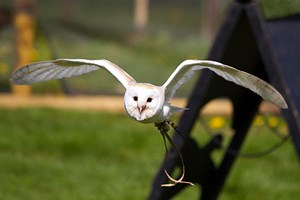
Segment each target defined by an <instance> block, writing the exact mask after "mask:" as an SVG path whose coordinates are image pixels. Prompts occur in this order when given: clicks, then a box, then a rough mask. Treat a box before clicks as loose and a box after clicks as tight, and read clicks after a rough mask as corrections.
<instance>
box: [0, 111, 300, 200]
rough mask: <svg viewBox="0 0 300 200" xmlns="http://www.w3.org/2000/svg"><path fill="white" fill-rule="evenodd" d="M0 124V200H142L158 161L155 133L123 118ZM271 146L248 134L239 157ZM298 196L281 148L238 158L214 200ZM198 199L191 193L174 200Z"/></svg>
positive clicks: (30, 114) (55, 115) (42, 115)
mask: <svg viewBox="0 0 300 200" xmlns="http://www.w3.org/2000/svg"><path fill="white" fill-rule="evenodd" d="M0 119H1V121H0V199H6V200H9V199H13V200H18V199H20V200H27V199H28V200H35V199H36V200H40V199H43V200H47V199H49V200H50V199H51V200H52V199H56V200H65V199H72V200H76V199H85V200H90V199H146V198H147V195H148V194H149V192H150V190H151V182H152V179H153V177H154V175H155V173H156V170H157V168H158V167H159V166H160V163H161V161H162V159H163V156H164V147H163V142H162V138H161V136H160V134H159V133H158V131H156V129H155V128H154V127H153V126H152V125H144V124H140V123H136V122H134V121H132V120H131V119H129V118H128V117H127V116H125V115H123V114H109V113H102V112H85V111H73V110H58V109H46V108H36V109H16V110H7V109H0ZM202 132H203V129H201V127H198V126H196V128H195V130H194V131H193V137H195V138H196V139H197V140H202V142H203V141H205V140H207V139H208V138H207V134H203V133H202ZM252 132H253V131H252ZM227 135H228V134H227ZM273 138H274V135H271V134H268V133H260V134H255V133H254V134H251V136H249V137H248V139H247V141H246V143H245V148H244V150H245V151H250V150H253V149H255V148H256V150H257V149H263V148H264V147H265V146H267V145H268V144H272V143H273V142H274V140H273ZM203 143H204V142H203ZM221 153H222V151H221V152H220V153H216V154H221ZM217 157H219V155H216V158H217ZM216 160H217V159H216ZM299 188H300V167H299V163H298V161H297V159H296V155H295V152H294V149H293V146H292V145H291V144H290V143H287V144H285V145H284V146H283V147H281V148H280V149H279V150H278V151H276V152H275V153H273V154H271V155H269V156H266V157H263V158H259V159H243V158H239V159H238V160H237V162H236V164H235V165H234V168H233V170H232V172H231V174H230V176H229V179H228V181H227V183H226V186H225V189H224V190H223V192H222V195H221V198H220V199H224V200H225V199H272V200H273V199H289V200H292V199H298V197H299V194H300V192H299ZM197 196H198V187H190V188H188V189H187V190H185V191H184V192H182V193H181V194H180V195H179V196H178V197H177V198H176V199H197Z"/></svg>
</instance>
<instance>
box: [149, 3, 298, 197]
mask: <svg viewBox="0 0 300 200" xmlns="http://www.w3.org/2000/svg"><path fill="white" fill-rule="evenodd" d="M298 18H299V19H298ZM291 19H294V20H296V21H297V20H298V22H300V16H299V17H297V16H295V18H288V19H283V20H277V21H276V20H274V21H270V22H266V21H265V20H264V19H263V18H262V16H261V13H260V10H259V7H258V5H257V4H256V3H255V2H254V1H251V0H244V1H243V0H240V1H234V2H233V3H232V4H231V6H230V9H229V12H228V15H227V17H226V19H225V21H224V23H223V25H222V27H221V29H220V31H219V33H218V35H217V37H216V39H215V42H214V44H213V46H212V49H211V51H210V53H209V55H208V59H210V60H216V61H220V62H222V63H225V64H228V65H231V66H234V67H237V68H239V69H241V70H244V71H247V72H249V73H251V74H254V75H256V76H258V77H260V78H262V79H264V80H266V81H268V82H271V83H272V84H273V85H274V86H275V87H276V88H277V89H278V90H279V91H280V92H281V93H282V94H283V96H284V97H285V99H286V101H287V103H288V105H289V109H288V110H283V111H282V114H283V117H284V118H285V119H286V121H287V124H288V127H289V133H290V135H291V136H292V140H293V142H294V144H295V149H296V152H297V155H298V157H299V158H300V116H299V111H300V93H299V92H298V91H297V90H299V89H298V88H297V86H300V79H299V78H298V77H297V76H299V75H300V66H298V65H300V51H299V49H300V39H299V35H300V26H299V23H298V24H297V25H298V26H297V25H296V24H293V23H289V22H291ZM285 26H287V27H285ZM291 30H292V31H293V33H292V34H290V32H291ZM283 35H288V37H289V38H287V37H282V36H283ZM295 37H296V38H295ZM297 38H298V39H297ZM289 40H292V41H290V42H289ZM296 40H297V41H296ZM297 50H298V52H297ZM287 59H289V60H287ZM294 84H295V85H294ZM218 97H227V98H229V99H230V100H231V102H232V104H233V116H232V122H233V123H232V129H233V130H234V131H235V134H234V136H233V137H232V139H231V142H230V144H229V146H228V148H230V149H231V150H234V151H235V152H238V151H239V150H240V147H241V145H242V143H243V141H244V139H245V137H246V135H247V132H248V129H249V127H250V125H251V123H252V120H253V118H254V117H255V115H256V113H257V111H258V108H259V105H260V103H261V98H260V97H259V96H257V95H255V94H254V93H252V92H250V91H248V90H246V89H244V88H242V87H239V86H236V85H234V84H232V83H229V82H226V81H225V80H223V79H222V78H220V77H218V76H216V75H214V74H213V73H212V72H210V71H205V70H204V71H202V73H201V76H200V77H199V79H198V81H197V83H196V86H195V88H194V90H193V91H192V94H191V96H190V98H189V101H188V105H187V107H188V108H190V109H189V110H187V111H185V112H184V113H183V115H182V117H181V119H180V122H179V124H178V128H179V129H180V131H181V133H182V134H183V135H184V136H185V138H186V139H183V138H182V137H181V136H180V135H178V134H174V136H173V142H174V143H175V144H176V145H177V147H179V148H180V149H181V150H182V154H183V157H184V160H185V163H186V180H188V181H192V182H194V183H198V184H199V185H201V186H202V190H201V195H200V199H217V197H218V195H219V194H220V192H221V190H222V187H223V185H224V183H225V181H226V178H227V176H228V173H229V171H230V169H231V167H232V165H233V164H234V161H235V160H236V156H235V155H233V154H231V153H229V151H227V152H225V154H224V157H223V159H222V161H221V163H220V165H219V166H215V164H214V163H213V161H212V160H211V158H210V153H211V151H212V150H213V149H215V148H217V145H216V144H218V143H214V140H219V141H220V140H221V136H220V135H219V136H217V137H216V138H213V140H212V141H211V142H210V143H209V144H207V145H206V146H205V147H203V148H201V147H199V146H198V145H197V143H196V142H195V141H194V140H193V139H191V138H190V137H189V135H190V133H191V131H192V128H193V126H194V124H195V122H196V120H197V118H198V115H199V112H200V110H201V109H202V107H203V106H204V105H205V104H206V103H208V102H209V101H210V100H212V99H214V98H218ZM177 166H178V156H177V154H176V151H174V149H171V151H170V153H169V155H168V157H167V161H166V165H165V166H163V164H162V165H161V168H160V169H159V171H158V173H157V175H156V177H155V179H154V181H153V185H152V191H151V193H150V195H149V199H153V200H154V199H170V198H171V197H173V196H174V195H176V194H177V193H178V192H180V191H181V190H182V189H183V188H184V187H186V185H182V184H179V185H176V186H175V187H172V188H162V187H161V186H160V185H161V184H163V183H166V182H167V178H166V176H165V174H164V167H166V169H167V170H168V172H172V171H173V170H174V169H175V167H177Z"/></svg>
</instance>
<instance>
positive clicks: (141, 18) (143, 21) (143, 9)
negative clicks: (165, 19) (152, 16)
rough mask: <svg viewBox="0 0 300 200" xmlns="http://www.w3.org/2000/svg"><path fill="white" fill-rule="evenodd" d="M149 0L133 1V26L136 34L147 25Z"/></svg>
mask: <svg viewBox="0 0 300 200" xmlns="http://www.w3.org/2000/svg"><path fill="white" fill-rule="evenodd" d="M148 8H149V0H135V1H134V26H135V30H136V31H137V32H142V31H144V30H145V28H146V25H147V23H148Z"/></svg>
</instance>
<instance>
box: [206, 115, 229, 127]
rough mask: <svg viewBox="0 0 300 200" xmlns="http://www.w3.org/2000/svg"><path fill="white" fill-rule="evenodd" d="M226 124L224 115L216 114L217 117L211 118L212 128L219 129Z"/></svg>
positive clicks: (210, 125) (210, 124)
mask: <svg viewBox="0 0 300 200" xmlns="http://www.w3.org/2000/svg"><path fill="white" fill-rule="evenodd" d="M224 126H225V119H224V117H221V116H216V117H212V118H211V119H210V120H209V127H211V128H214V129H218V128H222V127H224Z"/></svg>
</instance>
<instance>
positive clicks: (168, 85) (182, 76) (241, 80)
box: [163, 60, 288, 108]
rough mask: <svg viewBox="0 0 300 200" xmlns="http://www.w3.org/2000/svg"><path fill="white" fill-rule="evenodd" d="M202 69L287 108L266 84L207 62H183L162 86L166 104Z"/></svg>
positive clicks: (216, 63) (217, 64)
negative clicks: (196, 71)
mask: <svg viewBox="0 0 300 200" xmlns="http://www.w3.org/2000/svg"><path fill="white" fill-rule="evenodd" d="M204 68H206V69H209V70H211V71H213V72H214V73H216V74H217V75H219V76H221V77H223V78H224V79H225V80H227V81H231V82H234V83H235V84H237V85H240V86H243V87H245V88H248V89H250V90H252V91H253V92H255V93H256V94H258V95H260V96H261V97H262V98H263V99H265V100H268V101H271V102H273V103H274V104H276V105H277V106H279V107H281V108H287V107H288V106H287V104H286V102H285V100H284V98H283V97H282V96H281V94H280V93H279V92H278V91H277V90H276V89H275V88H274V87H272V86H271V85H270V84H268V83H267V82H265V81H263V80H261V79H259V78H257V77H255V76H253V75H251V74H249V73H246V72H244V71H240V70H238V69H235V68H233V67H230V66H227V65H224V64H222V63H219V62H215V61H209V60H185V61H183V62H182V63H181V64H180V65H179V66H178V67H177V68H176V70H175V71H174V72H173V73H172V74H171V76H170V77H169V79H168V80H167V81H166V82H165V84H164V85H163V87H165V99H166V101H167V102H168V101H170V100H171V99H172V98H173V96H174V94H175V92H176V90H177V89H178V88H179V87H180V86H181V85H182V84H184V83H185V82H187V81H188V80H189V79H190V78H191V77H192V75H193V74H194V73H195V70H201V69H204Z"/></svg>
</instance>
